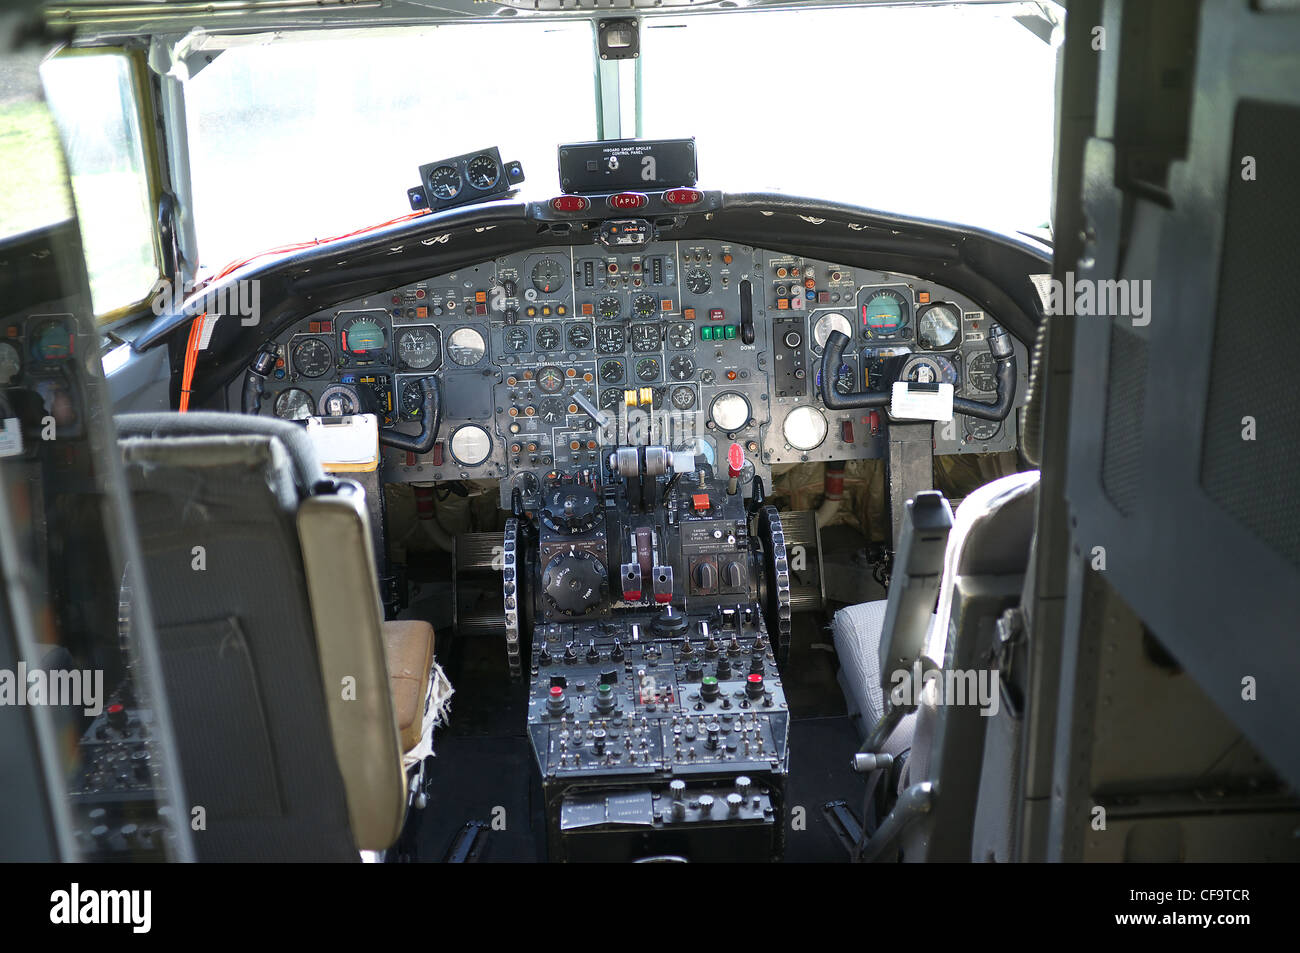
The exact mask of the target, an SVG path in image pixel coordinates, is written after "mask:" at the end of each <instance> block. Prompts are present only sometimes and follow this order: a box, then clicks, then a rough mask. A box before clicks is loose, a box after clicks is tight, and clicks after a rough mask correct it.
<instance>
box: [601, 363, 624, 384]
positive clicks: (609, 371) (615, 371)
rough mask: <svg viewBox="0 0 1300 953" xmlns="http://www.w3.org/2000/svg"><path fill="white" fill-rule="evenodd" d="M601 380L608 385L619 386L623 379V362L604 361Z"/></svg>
mask: <svg viewBox="0 0 1300 953" xmlns="http://www.w3.org/2000/svg"><path fill="white" fill-rule="evenodd" d="M600 379H601V380H602V381H604V382H605V383H606V384H617V383H618V382H619V381H621V380H622V379H623V362H622V361H603V362H602V363H601V365H600Z"/></svg>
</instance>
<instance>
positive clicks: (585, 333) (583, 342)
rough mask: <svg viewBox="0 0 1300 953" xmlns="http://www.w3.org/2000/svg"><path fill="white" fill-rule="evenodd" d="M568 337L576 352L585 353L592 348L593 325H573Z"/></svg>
mask: <svg viewBox="0 0 1300 953" xmlns="http://www.w3.org/2000/svg"><path fill="white" fill-rule="evenodd" d="M566 337H567V338H568V340H569V347H570V348H572V349H573V350H575V351H585V350H586V349H587V348H589V347H591V325H589V324H571V325H569V331H568V334H567V335H566Z"/></svg>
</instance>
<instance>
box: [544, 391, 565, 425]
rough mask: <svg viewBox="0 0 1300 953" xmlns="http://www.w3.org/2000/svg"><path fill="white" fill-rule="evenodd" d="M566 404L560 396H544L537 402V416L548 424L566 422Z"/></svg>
mask: <svg viewBox="0 0 1300 953" xmlns="http://www.w3.org/2000/svg"><path fill="white" fill-rule="evenodd" d="M566 406H567V405H566V404H565V402H564V401H563V400H561V399H560V398H559V397H543V398H542V399H541V400H540V401H538V404H537V416H538V417H540V418H541V419H542V420H544V421H546V422H547V423H548V424H560V423H564V416H565V407H566Z"/></svg>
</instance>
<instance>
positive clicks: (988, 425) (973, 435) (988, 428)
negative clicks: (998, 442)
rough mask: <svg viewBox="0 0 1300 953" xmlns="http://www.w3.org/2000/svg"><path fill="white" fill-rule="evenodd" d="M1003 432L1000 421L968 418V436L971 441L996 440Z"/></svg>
mask: <svg viewBox="0 0 1300 953" xmlns="http://www.w3.org/2000/svg"><path fill="white" fill-rule="evenodd" d="M1001 432H1002V421H1000V420H977V419H975V418H972V417H967V418H966V436H967V438H968V439H969V440H985V441H986V440H995V439H997V436H998V434H999V433H1001Z"/></svg>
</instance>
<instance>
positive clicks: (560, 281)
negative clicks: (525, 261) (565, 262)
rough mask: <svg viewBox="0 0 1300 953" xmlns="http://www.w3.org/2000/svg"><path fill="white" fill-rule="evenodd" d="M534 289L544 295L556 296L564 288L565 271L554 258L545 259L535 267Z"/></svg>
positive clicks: (533, 276)
mask: <svg viewBox="0 0 1300 953" xmlns="http://www.w3.org/2000/svg"><path fill="white" fill-rule="evenodd" d="M530 277H531V278H532V280H533V287H534V288H536V289H537V290H538V291H540V292H541V293H542V294H548V295H549V294H555V292H557V291H559V290H560V289H561V288H563V287H564V269H562V268H561V267H560V263H559V262H558V261H556V260H555V259H554V258H543V259H542V260H541V261H539V262H538V263H537V264H535V265H533V273H532V275H531V276H530Z"/></svg>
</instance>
